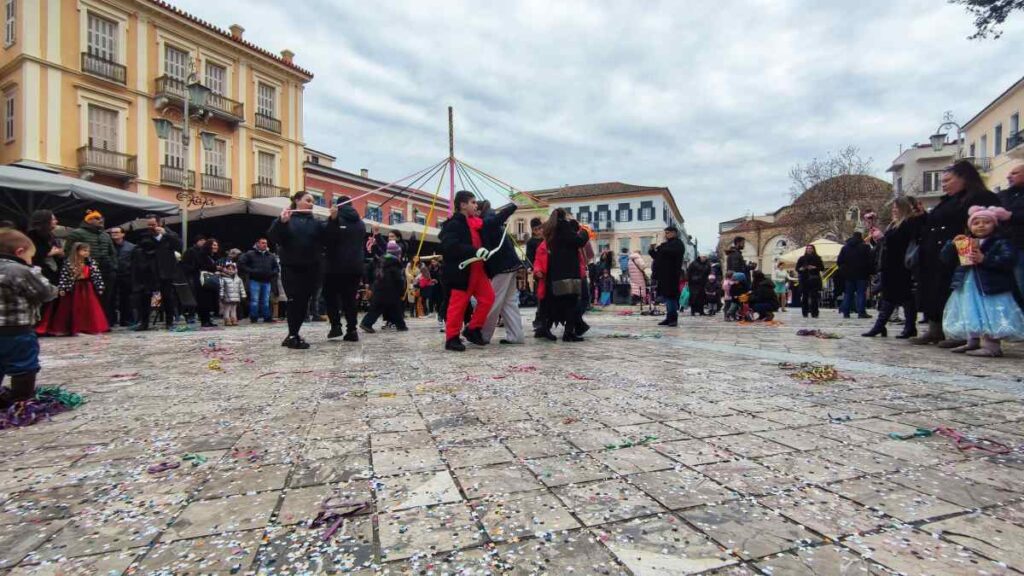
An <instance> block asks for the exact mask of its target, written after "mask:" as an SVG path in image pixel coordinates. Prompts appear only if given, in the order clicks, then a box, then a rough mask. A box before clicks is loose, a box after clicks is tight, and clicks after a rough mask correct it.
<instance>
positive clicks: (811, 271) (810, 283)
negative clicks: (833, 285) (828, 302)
mask: <svg viewBox="0 0 1024 576" xmlns="http://www.w3.org/2000/svg"><path fill="white" fill-rule="evenodd" d="M824 269H825V264H824V262H822V261H821V256H818V249H817V248H815V247H814V244H808V245H807V247H806V248H804V255H803V256H801V257H800V259H799V260H797V261H796V272H797V274H798V275H799V280H800V311H801V312H802V313H803V315H804V318H807V315H808V314H810V315H811V317H812V318H817V317H818V303H819V301H820V300H821V287H822V286H821V273H822V272H823V271H824Z"/></svg>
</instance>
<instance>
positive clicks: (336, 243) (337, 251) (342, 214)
mask: <svg viewBox="0 0 1024 576" xmlns="http://www.w3.org/2000/svg"><path fill="white" fill-rule="evenodd" d="M365 237H366V225H365V224H364V223H363V219H362V218H360V217H359V213H358V212H356V209H355V208H353V207H352V204H351V203H350V199H349V197H348V196H339V197H338V198H337V200H336V204H335V207H334V210H332V211H331V217H330V218H329V219H328V220H327V229H326V230H325V232H324V245H325V246H324V247H325V249H326V254H325V256H326V261H327V262H326V273H325V274H324V300H325V302H326V304H327V317H328V318H330V320H331V331H330V332H329V333H328V334H327V337H328V338H337V337H338V336H341V335H342V331H341V313H340V310H344V312H345V327H346V330H345V338H344V340H345V341H346V342H358V341H359V334H358V332H357V330H356V321H357V319H358V317H357V311H356V310H357V308H356V294H357V293H358V292H359V281H360V280H361V279H362V277H363V271H364V262H363V251H364V245H363V238H365ZM339 300H340V306H339Z"/></svg>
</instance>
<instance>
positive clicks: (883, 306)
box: [861, 300, 893, 338]
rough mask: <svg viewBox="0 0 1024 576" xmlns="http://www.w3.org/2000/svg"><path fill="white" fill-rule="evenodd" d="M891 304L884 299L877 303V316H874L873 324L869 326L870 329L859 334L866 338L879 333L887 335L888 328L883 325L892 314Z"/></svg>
mask: <svg viewBox="0 0 1024 576" xmlns="http://www.w3.org/2000/svg"><path fill="white" fill-rule="evenodd" d="M892 311H893V305H892V304H891V303H889V302H887V301H885V300H882V301H881V302H879V303H878V318H875V325H874V326H872V327H871V330H868V331H867V332H865V333H863V334H861V336H864V337H866V338H874V337H875V336H878V335H879V334H881V335H882V337H883V338H884V337H886V336H888V335H889V330H888V329H887V328H886V327H885V324H886V323H887V322H888V321H889V317H890V316H892Z"/></svg>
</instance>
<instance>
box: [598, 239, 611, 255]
mask: <svg viewBox="0 0 1024 576" xmlns="http://www.w3.org/2000/svg"><path fill="white" fill-rule="evenodd" d="M609 249H610V246H609V244H608V241H607V240H602V241H600V242H598V243H597V253H598V254H601V253H602V252H604V251H605V250H609Z"/></svg>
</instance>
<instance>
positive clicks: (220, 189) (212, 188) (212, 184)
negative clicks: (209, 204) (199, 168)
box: [202, 174, 231, 196]
mask: <svg viewBox="0 0 1024 576" xmlns="http://www.w3.org/2000/svg"><path fill="white" fill-rule="evenodd" d="M202 185H203V192H209V193H210V194H221V195H223V196H231V178H225V177H223V176H215V175H213V174H203V175H202Z"/></svg>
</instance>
